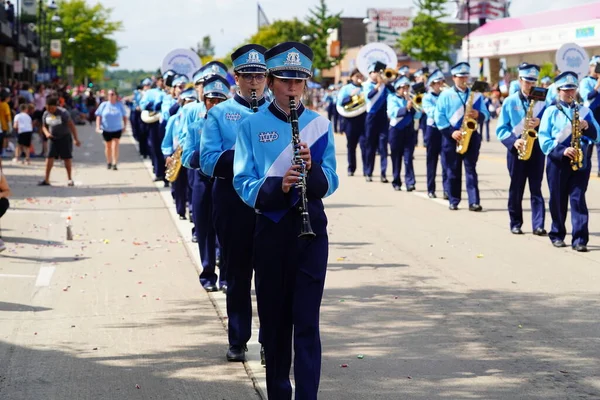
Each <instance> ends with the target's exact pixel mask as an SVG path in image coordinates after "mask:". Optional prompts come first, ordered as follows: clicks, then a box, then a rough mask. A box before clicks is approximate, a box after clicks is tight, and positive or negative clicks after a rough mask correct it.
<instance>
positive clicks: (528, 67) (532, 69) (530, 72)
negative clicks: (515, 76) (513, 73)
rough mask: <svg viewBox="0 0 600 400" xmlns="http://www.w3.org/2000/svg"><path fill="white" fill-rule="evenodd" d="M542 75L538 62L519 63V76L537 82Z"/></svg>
mask: <svg viewBox="0 0 600 400" xmlns="http://www.w3.org/2000/svg"><path fill="white" fill-rule="evenodd" d="M539 76H540V66H539V65H536V64H528V63H522V64H521V65H519V78H521V79H523V80H524V81H528V82H537V80H538V77H539Z"/></svg>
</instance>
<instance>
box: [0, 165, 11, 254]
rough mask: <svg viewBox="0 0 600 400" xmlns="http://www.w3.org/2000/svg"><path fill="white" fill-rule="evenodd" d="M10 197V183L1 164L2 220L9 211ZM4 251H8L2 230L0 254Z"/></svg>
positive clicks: (0, 206) (0, 215) (0, 196)
mask: <svg viewBox="0 0 600 400" xmlns="http://www.w3.org/2000/svg"><path fill="white" fill-rule="evenodd" d="M10 195H11V193H10V187H9V186H8V182H7V181H6V177H5V176H4V173H3V171H2V164H1V163H0V218H2V216H3V215H4V214H6V210H8V207H9V202H8V198H9V197H10ZM4 250H6V246H5V245H4V241H2V231H1V230H0V253H2V252H3V251H4Z"/></svg>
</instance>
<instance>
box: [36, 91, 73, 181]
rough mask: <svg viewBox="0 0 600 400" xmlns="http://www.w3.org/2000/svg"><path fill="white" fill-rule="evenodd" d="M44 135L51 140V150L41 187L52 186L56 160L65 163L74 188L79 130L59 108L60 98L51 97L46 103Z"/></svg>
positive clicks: (63, 110)
mask: <svg viewBox="0 0 600 400" xmlns="http://www.w3.org/2000/svg"><path fill="white" fill-rule="evenodd" d="M42 123H43V125H42V129H43V131H44V135H46V137H47V138H48V139H49V140H50V150H49V151H48V157H46V176H45V177H44V180H43V181H41V182H40V183H38V185H39V186H50V171H52V166H53V165H54V160H55V159H57V160H58V159H61V160H63V161H64V163H65V169H66V170H67V178H68V180H69V181H68V184H69V186H73V185H74V182H73V178H72V175H71V169H72V159H73V142H75V146H77V147H79V146H81V142H79V137H78V136H77V128H76V127H75V124H74V123H73V121H72V120H71V117H70V116H69V113H68V112H67V110H65V109H64V108H61V107H58V97H49V98H48V99H47V101H46V112H45V113H44V116H43V117H42Z"/></svg>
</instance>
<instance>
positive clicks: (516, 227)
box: [510, 226, 523, 235]
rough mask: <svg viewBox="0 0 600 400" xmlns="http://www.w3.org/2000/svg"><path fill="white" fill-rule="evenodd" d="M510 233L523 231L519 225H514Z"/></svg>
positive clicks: (521, 232)
mask: <svg viewBox="0 0 600 400" xmlns="http://www.w3.org/2000/svg"><path fill="white" fill-rule="evenodd" d="M510 233H512V234H513V235H522V234H523V231H522V230H521V228H519V227H518V226H513V227H512V228H510Z"/></svg>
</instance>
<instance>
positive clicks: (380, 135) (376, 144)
mask: <svg viewBox="0 0 600 400" xmlns="http://www.w3.org/2000/svg"><path fill="white" fill-rule="evenodd" d="M365 148H366V149H365V153H366V154H365V156H366V157H365V158H366V166H365V175H366V176H373V170H374V169H375V155H376V154H377V151H378V150H379V156H380V157H381V176H382V177H385V173H386V170H387V157H388V120H387V115H385V113H381V112H378V113H375V114H367V117H366V118H365Z"/></svg>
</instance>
